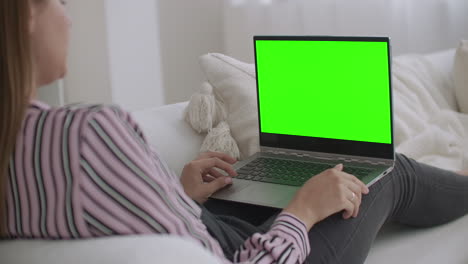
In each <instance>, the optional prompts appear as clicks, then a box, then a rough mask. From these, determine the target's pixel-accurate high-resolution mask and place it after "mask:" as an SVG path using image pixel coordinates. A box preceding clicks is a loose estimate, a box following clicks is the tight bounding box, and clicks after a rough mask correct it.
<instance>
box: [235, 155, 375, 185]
mask: <svg viewBox="0 0 468 264" xmlns="http://www.w3.org/2000/svg"><path fill="white" fill-rule="evenodd" d="M332 167H333V166H332V165H330V164H324V163H311V162H305V161H295V160H283V159H273V158H257V159H256V160H254V161H252V162H250V163H248V164H247V165H245V166H244V167H242V168H240V169H239V170H237V173H238V176H237V177H236V178H238V179H245V180H252V181H260V182H269V183H277V184H283V185H291V186H302V185H304V183H305V182H306V181H307V180H308V179H310V178H311V177H312V176H314V175H317V174H319V173H321V172H323V171H324V170H326V169H329V168H332ZM344 171H345V172H347V173H349V174H352V175H354V176H356V177H357V178H361V177H364V176H366V175H368V174H369V173H370V172H372V170H371V169H366V168H358V167H351V166H345V167H344Z"/></svg>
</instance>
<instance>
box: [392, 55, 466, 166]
mask: <svg viewBox="0 0 468 264" xmlns="http://www.w3.org/2000/svg"><path fill="white" fill-rule="evenodd" d="M453 96H454V88H453V80H452V78H451V76H446V75H444V74H443V73H441V72H440V71H439V70H438V69H437V68H436V67H434V65H432V63H431V61H429V60H428V59H427V58H426V57H423V56H416V55H415V56H402V57H399V58H396V59H395V60H394V63H393V98H394V107H393V109H394V126H395V127H394V137H395V144H396V146H397V148H396V150H397V151H398V152H401V153H404V154H406V155H408V156H410V157H412V158H414V159H416V160H418V161H421V162H425V163H428V164H431V165H434V166H438V167H441V168H445V169H449V170H460V169H467V168H468V160H467V158H468V155H467V153H468V115H466V114H462V113H459V112H457V106H456V105H454V104H453V103H452V102H453V101H454V100H453V98H451V97H453Z"/></svg>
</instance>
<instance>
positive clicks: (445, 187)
mask: <svg viewBox="0 0 468 264" xmlns="http://www.w3.org/2000/svg"><path fill="white" fill-rule="evenodd" d="M370 190H371V191H370V193H369V194H368V195H365V196H363V198H362V203H361V207H360V211H359V215H358V216H357V217H356V218H351V219H348V220H344V219H343V218H342V216H341V213H338V214H335V215H332V216H330V217H328V218H326V219H325V220H323V221H322V222H320V223H318V224H316V225H315V226H314V227H313V228H312V229H311V231H310V232H309V239H310V244H311V253H310V255H309V256H308V258H307V260H306V263H346V264H354V263H363V262H364V260H365V259H366V257H367V254H368V252H369V249H370V247H371V245H372V243H373V241H374V239H375V237H376V236H377V233H378V232H379V230H380V228H381V227H382V225H383V224H384V223H385V222H387V221H396V222H399V223H402V224H406V225H411V226H418V227H429V226H434V225H438V224H443V223H446V222H449V221H451V220H454V219H456V218H458V217H460V216H462V215H464V214H466V213H468V177H467V176H461V175H459V174H456V173H453V172H449V171H445V170H441V169H438V168H435V167H432V166H429V165H425V164H421V163H418V162H416V161H414V160H412V159H409V158H407V157H405V156H404V155H401V154H397V156H396V164H395V168H394V170H393V171H392V172H391V173H390V174H389V175H387V176H385V177H384V178H383V179H381V180H380V181H378V182H377V183H375V184H374V185H373V186H372V187H371V188H370ZM203 212H204V213H203V214H202V220H203V222H204V223H205V225H207V227H208V230H209V231H210V233H211V234H212V235H213V236H214V237H215V238H216V239H217V240H218V241H219V242H220V244H221V246H222V247H223V250H224V251H225V254H226V256H227V257H228V258H230V257H232V254H233V252H234V251H235V250H236V249H238V248H239V247H240V245H241V244H242V243H243V242H244V241H245V239H247V238H248V237H249V236H250V235H252V234H253V233H254V232H265V231H267V230H268V229H269V227H270V225H271V224H272V222H273V220H274V218H275V217H276V216H275V215H274V216H272V217H270V219H268V220H267V221H266V222H265V223H264V224H262V225H261V226H259V227H255V226H254V225H252V224H250V223H248V222H245V221H243V220H240V219H238V218H236V217H232V216H219V215H214V214H212V213H211V212H209V211H208V210H207V209H206V208H203Z"/></svg>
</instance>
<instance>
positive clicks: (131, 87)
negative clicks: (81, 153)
mask: <svg viewBox="0 0 468 264" xmlns="http://www.w3.org/2000/svg"><path fill="white" fill-rule="evenodd" d="M69 11H70V13H71V16H72V20H73V27H72V37H71V47H70V56H69V73H68V75H67V77H66V79H65V102H66V103H72V102H92V103H94V102H95V103H117V104H119V105H121V106H123V107H124V108H126V109H128V110H137V109H141V108H146V107H151V106H160V105H163V104H168V103H174V102H180V101H185V100H188V99H189V98H190V96H191V94H192V93H193V92H194V91H195V90H196V89H198V87H199V86H200V84H201V82H202V81H203V80H204V79H205V77H204V76H203V73H202V72H201V70H200V67H199V65H198V57H199V56H200V55H202V54H204V53H207V52H222V47H223V41H222V38H223V35H222V29H223V25H222V21H223V19H222V1H219V0H197V1H189V0H135V1H128V0H79V1H69Z"/></svg>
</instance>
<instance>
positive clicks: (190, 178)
mask: <svg viewBox="0 0 468 264" xmlns="http://www.w3.org/2000/svg"><path fill="white" fill-rule="evenodd" d="M234 163H236V159H234V158H233V157H231V156H229V155H226V154H224V153H218V152H206V153H202V154H200V156H198V157H197V158H196V159H195V160H193V161H191V162H190V163H188V164H187V165H185V167H184V169H183V171H182V176H181V177H180V182H181V183H182V186H183V187H184V191H185V193H186V194H187V195H188V196H189V197H190V198H192V199H193V200H195V201H197V202H199V203H204V202H206V200H207V199H208V198H209V197H210V196H211V195H212V194H213V193H215V192H216V191H218V190H219V189H221V188H223V187H225V186H226V185H228V184H231V183H232V178H231V177H229V176H225V175H224V174H223V173H222V172H221V171H219V170H222V171H224V172H226V173H227V174H228V175H230V176H237V173H236V171H235V170H234V169H233V168H232V164H234Z"/></svg>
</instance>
